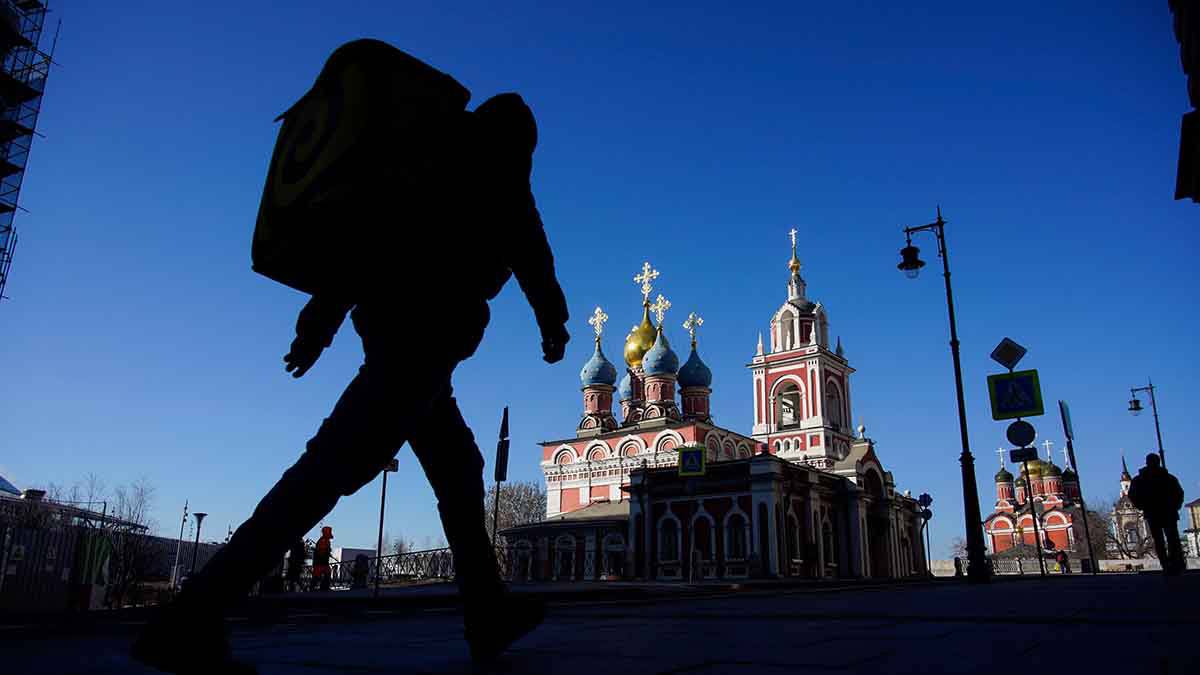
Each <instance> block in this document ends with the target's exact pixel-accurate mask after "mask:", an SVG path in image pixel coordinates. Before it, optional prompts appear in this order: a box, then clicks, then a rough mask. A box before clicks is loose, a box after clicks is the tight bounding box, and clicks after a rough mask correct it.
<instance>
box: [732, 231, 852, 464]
mask: <svg viewBox="0 0 1200 675" xmlns="http://www.w3.org/2000/svg"><path fill="white" fill-rule="evenodd" d="M789 235H790V236H791V243H792V257H791V259H790V260H788V270H789V272H790V274H789V277H788V284H787V300H786V301H785V302H784V303H783V305H782V306H781V307H780V308H779V309H778V310H776V312H775V314H774V315H772V317H771V325H770V341H769V344H770V346H769V349H768V348H765V347H764V343H763V339H762V335H761V334H760V335H759V339H758V346H757V349H756V350H755V354H754V358H753V359H751V362H750V364H749V366H748V367H749V368H750V372H751V374H752V376H753V382H754V432H753V436H754V438H755V439H756V440H758V441H759V442H761V443H766V444H767V447H768V449H769V450H770V452H771V453H772V454H776V455H779V456H781V457H783V458H786V459H793V460H797V461H801V460H802V461H805V462H807V463H809V464H812V465H813V466H816V467H818V468H830V467H832V466H833V463H834V462H836V461H837V460H840V459H842V458H844V457H845V456H846V455H847V454H848V453H849V452H850V445H851V443H853V442H854V437H853V435H852V434H853V432H852V430H851V428H850V421H851V419H852V417H851V407H850V375H851V374H852V373H853V372H854V369H853V368H851V367H850V365H849V362H848V361H847V360H846V357H845V354H844V352H843V350H842V345H841V340H840V339H839V340H838V342H837V346H836V347H834V348H833V349H831V348H830V344H829V315H828V313H827V312H826V310H825V307H824V306H822V305H821V303H819V302H815V303H814V302H812V301H811V300H809V299H808V297H807V293H808V285H807V284H806V283H805V281H804V278H803V277H802V276H801V275H800V267H801V265H800V260H799V258H797V257H796V230H795V229H793V230H791V232H789Z"/></svg>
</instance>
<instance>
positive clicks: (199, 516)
mask: <svg viewBox="0 0 1200 675" xmlns="http://www.w3.org/2000/svg"><path fill="white" fill-rule="evenodd" d="M192 515H193V516H196V543H195V544H193V545H192V569H191V571H189V572H188V576H189V577H190V576H192V575H193V574H195V573H196V552H197V551H199V550H200V524H201V523H203V522H204V517H205V516H207V515H208V514H207V513H193V514H192Z"/></svg>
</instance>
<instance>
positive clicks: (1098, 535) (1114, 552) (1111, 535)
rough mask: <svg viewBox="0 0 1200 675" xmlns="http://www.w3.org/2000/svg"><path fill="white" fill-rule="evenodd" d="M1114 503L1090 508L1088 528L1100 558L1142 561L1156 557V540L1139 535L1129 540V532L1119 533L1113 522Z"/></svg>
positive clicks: (1109, 502) (1104, 502)
mask: <svg viewBox="0 0 1200 675" xmlns="http://www.w3.org/2000/svg"><path fill="white" fill-rule="evenodd" d="M1113 508H1114V506H1113V502H1112V501H1111V500H1109V501H1101V502H1099V503H1097V504H1095V506H1092V507H1090V508H1088V528H1089V529H1090V530H1091V533H1092V546H1094V547H1095V548H1096V556H1097V557H1100V558H1117V559H1133V560H1136V559H1140V558H1146V557H1155V556H1156V555H1157V553H1156V552H1155V550H1154V540H1153V539H1151V538H1150V536H1149V535H1148V534H1147V535H1145V536H1143V535H1142V534H1141V533H1138V534H1137V535H1136V536H1134V537H1133V538H1129V534H1130V533H1127V532H1118V531H1117V527H1116V525H1115V523H1114V522H1113Z"/></svg>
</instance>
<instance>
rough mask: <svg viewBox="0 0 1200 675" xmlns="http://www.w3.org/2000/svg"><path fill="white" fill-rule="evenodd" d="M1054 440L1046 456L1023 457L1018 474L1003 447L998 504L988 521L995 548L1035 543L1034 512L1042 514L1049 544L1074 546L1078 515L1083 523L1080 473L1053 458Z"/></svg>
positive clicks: (1001, 549)
mask: <svg viewBox="0 0 1200 675" xmlns="http://www.w3.org/2000/svg"><path fill="white" fill-rule="evenodd" d="M1051 445H1052V443H1051V442H1050V441H1046V459H1044V460H1042V459H1035V460H1032V461H1029V462H1024V463H1023V466H1022V468H1021V470H1020V475H1019V476H1016V477H1014V476H1013V474H1012V473H1011V472H1009V470H1008V468H1007V467H1006V466H1005V463H1004V453H1006V452H1007V450H1004V449H1003V448H1001V449H1000V451H999V453H1000V470H999V471H997V472H996V507H995V510H994V511H993V512H992V514H991V515H989V516H988V517H987V518H986V519H985V520H984V521H983V527H984V531H985V532H986V533H987V535H988V539H989V543H990V545H991V549H992V553H993V554H998V553H1003V552H1004V551H1007V550H1009V549H1011V548H1013V547H1015V546H1018V545H1026V546H1034V545H1035V542H1036V539H1035V535H1034V526H1033V519H1034V518H1037V519H1038V521H1037V528H1038V530H1040V532H1041V537H1042V542H1041V543H1042V548H1043V549H1044V550H1047V551H1050V550H1054V551H1059V550H1067V551H1071V550H1074V548H1075V537H1076V532H1075V527H1074V525H1075V523H1076V521H1077V520H1078V522H1079V523H1080V524H1082V522H1083V516H1082V510H1081V509H1080V508H1079V476H1078V475H1076V474H1075V472H1074V471H1072V470H1071V469H1070V468H1067V469H1066V470H1065V471H1064V470H1062V469H1060V468H1059V467H1058V466H1057V465H1055V464H1054V462H1053V461H1051V459H1050V446H1051ZM1035 512H1036V513H1035Z"/></svg>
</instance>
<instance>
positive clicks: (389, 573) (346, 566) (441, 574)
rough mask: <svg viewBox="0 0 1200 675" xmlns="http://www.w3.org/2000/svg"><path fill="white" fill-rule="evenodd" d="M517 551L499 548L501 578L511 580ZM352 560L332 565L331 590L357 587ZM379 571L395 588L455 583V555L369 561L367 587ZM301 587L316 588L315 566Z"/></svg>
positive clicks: (445, 551) (414, 554) (411, 554)
mask: <svg viewBox="0 0 1200 675" xmlns="http://www.w3.org/2000/svg"><path fill="white" fill-rule="evenodd" d="M513 553H514V551H513V550H512V549H510V548H506V547H497V548H496V562H497V565H498V567H499V569H500V576H501V577H502V578H504V579H506V580H507V579H509V576H510V575H509V570H510V568H511V564H510V563H511V561H512V559H513ZM354 565H355V562H354V561H353V560H335V561H333V562H331V563H330V565H329V587H330V588H333V589H346V588H353V587H354V585H355V584H354ZM376 569H378V570H379V580H380V582H381V583H384V584H394V583H398V582H400V583H403V582H414V581H452V580H453V579H454V573H455V570H454V554H453V553H451V551H450V549H449V548H435V549H429V550H426V551H408V552H405V553H398V554H393V555H385V556H383V557H382V558H369V559H368V560H367V567H366V574H365V575H364V576H363V577H362V579H363V580H364V582H363V583H364V584H365V585H367V586H370V585H373V584H374V583H375V571H376ZM300 586H301V588H304V589H311V588H313V578H312V566H311V565H306V566H305V567H304V568H303V569H302V571H301V573H300Z"/></svg>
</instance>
